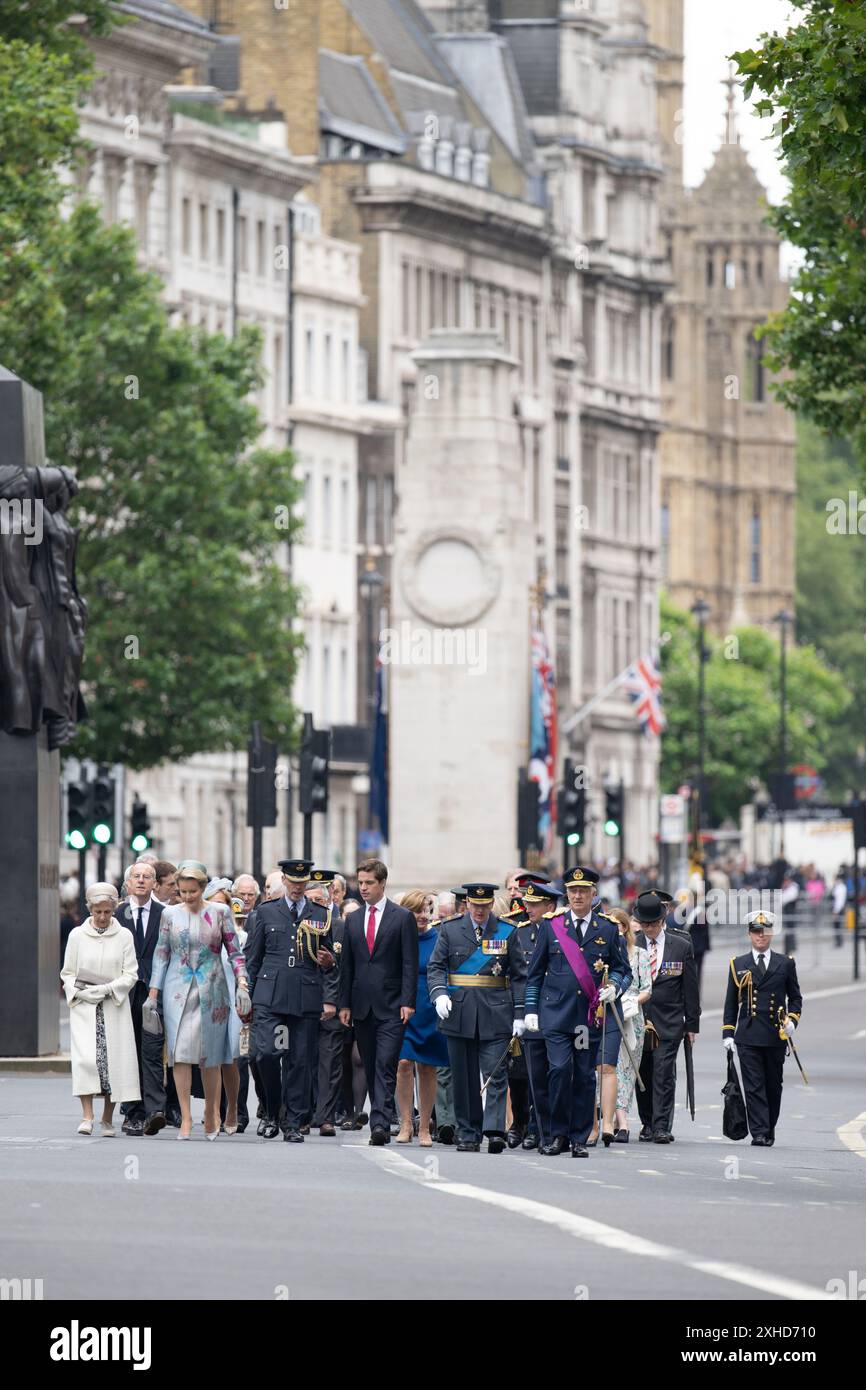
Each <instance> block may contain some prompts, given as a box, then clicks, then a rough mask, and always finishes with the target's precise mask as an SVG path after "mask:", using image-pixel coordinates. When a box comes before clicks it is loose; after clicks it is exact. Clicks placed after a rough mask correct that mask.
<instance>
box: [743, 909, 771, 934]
mask: <svg viewBox="0 0 866 1390" xmlns="http://www.w3.org/2000/svg"><path fill="white" fill-rule="evenodd" d="M775 925H776V918H775V917H774V915H773V913H772V912H764V911H763V910H762V909H761V908H758V910H757V912H750V913H749V915H748V917H747V918H746V926H747V927H748V928H749V930H750V931H751V929H752V927H761V928H763V929H764V930H765V931H772V930H773V928H774V926H775Z"/></svg>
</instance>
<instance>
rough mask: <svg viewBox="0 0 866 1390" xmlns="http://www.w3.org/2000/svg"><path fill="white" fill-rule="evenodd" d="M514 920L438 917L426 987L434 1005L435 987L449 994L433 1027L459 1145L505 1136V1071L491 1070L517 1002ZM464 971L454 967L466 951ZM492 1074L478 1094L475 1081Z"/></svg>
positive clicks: (519, 969)
mask: <svg viewBox="0 0 866 1390" xmlns="http://www.w3.org/2000/svg"><path fill="white" fill-rule="evenodd" d="M514 931H515V929H514V925H513V923H508V922H500V920H499V918H498V917H496V916H494V915H493V913H492V912H491V913H490V915H489V916H488V918H487V921H486V923H485V926H484V928H483V930H478V929H476V926H475V923H474V922H473V920H472V917H471V916H470V914H469V913H468V912H466V913H464V914H463V915H461V916H459V917H452V918H450V919H448V920H446V921H443V922H440V924H439V939H438V940H437V942H436V945H435V946H434V948H433V954H432V955H431V957H430V962H429V964H428V966H427V986H428V989H429V990H430V998H431V999H432V1001H433V1003H434V1004H435V1002H436V1000H437V999H438V998H439V996H440V995H441V994H447V995H448V996H449V998H450V999H451V1013H450V1015H449V1016H448V1018H446V1019H441V1020H440V1022H439V1029H440V1032H442V1033H443V1034H444V1036H445V1038H446V1039H447V1042H448V1056H449V1060H450V1063H451V1076H452V1084H453V1087H454V1112H455V1115H456V1118H457V1137H458V1141H459V1142H460V1143H461V1144H479V1143H480V1142H481V1137H482V1133H483V1134H486V1135H488V1136H495V1137H496V1138H501V1139H502V1140H504V1138H505V1110H506V1096H507V1091H508V1071H507V1068H506V1065H505V1062H503V1063H502V1065H501V1066H500V1067H499V1068H498V1070H496V1071H494V1068H495V1067H496V1064H497V1063H498V1062H499V1061H500V1058H501V1057H502V1054H503V1052H504V1050H505V1048H506V1047H507V1045H508V1041H509V1039H510V1038H511V1035H512V1029H513V1023H514V1018H515V1015H516V1016H517V1017H518V1018H522V1017H523V1006H522V1004H517V1003H516V1001H515V998H514V995H513V993H512V990H513V988H514V986H515V985H517V986H518V988H519V991H520V993H521V994H522V985H523V978H524V975H525V970H526V967H525V964H524V959H523V953H522V952H521V951H520V949H519V947H518V944H517V939H516V936H515V934H514ZM476 956H477V957H478V963H477V965H476V966H475V968H474V969H472V970H471V972H466V971H461V967H462V966H464V965H465V964H466V963H467V962H470V960H471V958H473V957H476ZM480 1074H483V1075H484V1078H485V1080H486V1079H487V1078H488V1077H490V1076H491V1074H492V1079H491V1080H490V1084H489V1085H488V1087H487V1090H486V1092H485V1097H484V1104H483V1111H482V1101H481V1083H480V1081H479V1075H480Z"/></svg>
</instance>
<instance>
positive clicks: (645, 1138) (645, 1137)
mask: <svg viewBox="0 0 866 1390" xmlns="http://www.w3.org/2000/svg"><path fill="white" fill-rule="evenodd" d="M638 1139H639V1140H640V1142H641V1143H642V1144H651V1143H652V1141H653V1132H652V1130H651V1129H650V1127H649V1125H644V1126H643V1129H642V1130H641V1132H640V1134H639V1135H638Z"/></svg>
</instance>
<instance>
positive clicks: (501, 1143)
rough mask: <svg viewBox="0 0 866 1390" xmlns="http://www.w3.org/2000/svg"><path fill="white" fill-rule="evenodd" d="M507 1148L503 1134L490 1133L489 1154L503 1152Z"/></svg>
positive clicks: (488, 1141) (488, 1139) (488, 1140)
mask: <svg viewBox="0 0 866 1390" xmlns="http://www.w3.org/2000/svg"><path fill="white" fill-rule="evenodd" d="M504 1148H505V1140H504V1139H503V1137H502V1135H501V1134H490V1135H488V1138H487V1152H488V1153H489V1154H501V1153H502V1150H503V1149H504Z"/></svg>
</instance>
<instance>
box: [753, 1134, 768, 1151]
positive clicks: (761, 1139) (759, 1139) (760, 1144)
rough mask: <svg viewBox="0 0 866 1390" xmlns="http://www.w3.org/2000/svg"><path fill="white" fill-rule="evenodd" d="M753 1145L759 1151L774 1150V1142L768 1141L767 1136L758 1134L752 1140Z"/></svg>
mask: <svg viewBox="0 0 866 1390" xmlns="http://www.w3.org/2000/svg"><path fill="white" fill-rule="evenodd" d="M752 1144H753V1145H754V1146H755V1147H756V1148H759V1149H769V1148H772V1140H771V1139H768V1138H767V1136H766V1134H756V1135H755V1137H754V1139H753V1140H752Z"/></svg>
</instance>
